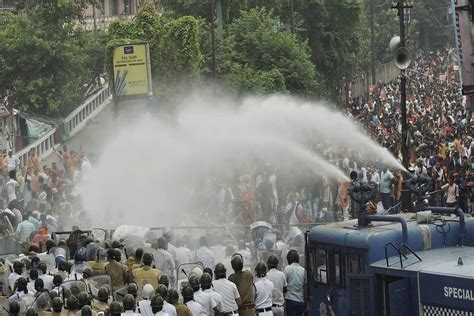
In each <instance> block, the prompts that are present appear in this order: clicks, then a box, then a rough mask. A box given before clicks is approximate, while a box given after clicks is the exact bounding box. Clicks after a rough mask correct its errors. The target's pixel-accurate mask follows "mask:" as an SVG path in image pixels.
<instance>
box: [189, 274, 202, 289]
mask: <svg viewBox="0 0 474 316" xmlns="http://www.w3.org/2000/svg"><path fill="white" fill-rule="evenodd" d="M189 286H191V287H192V289H193V291H194V292H196V291H199V287H200V286H201V284H200V283H199V278H198V277H197V276H194V275H193V276H191V277H190V278H189Z"/></svg>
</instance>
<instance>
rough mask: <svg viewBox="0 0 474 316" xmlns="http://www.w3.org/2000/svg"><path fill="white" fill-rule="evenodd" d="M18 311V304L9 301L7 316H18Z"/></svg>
mask: <svg viewBox="0 0 474 316" xmlns="http://www.w3.org/2000/svg"><path fill="white" fill-rule="evenodd" d="M20 309H21V308H20V304H19V303H18V302H17V301H11V302H10V303H9V304H8V311H9V315H19V314H20Z"/></svg>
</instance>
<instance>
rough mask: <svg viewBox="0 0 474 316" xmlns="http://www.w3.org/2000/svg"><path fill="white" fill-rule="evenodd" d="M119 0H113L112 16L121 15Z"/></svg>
mask: <svg viewBox="0 0 474 316" xmlns="http://www.w3.org/2000/svg"><path fill="white" fill-rule="evenodd" d="M119 14H120V12H119V0H112V15H113V16H116V15H119Z"/></svg>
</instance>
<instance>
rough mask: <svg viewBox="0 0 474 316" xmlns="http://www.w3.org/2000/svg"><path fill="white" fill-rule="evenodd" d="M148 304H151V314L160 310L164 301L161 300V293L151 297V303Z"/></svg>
mask: <svg viewBox="0 0 474 316" xmlns="http://www.w3.org/2000/svg"><path fill="white" fill-rule="evenodd" d="M150 305H151V311H152V312H153V314H156V313H158V312H161V310H162V309H163V305H164V301H163V298H162V297H161V295H155V296H153V298H152V299H151V304H150Z"/></svg>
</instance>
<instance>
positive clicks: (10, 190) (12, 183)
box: [5, 179, 20, 203]
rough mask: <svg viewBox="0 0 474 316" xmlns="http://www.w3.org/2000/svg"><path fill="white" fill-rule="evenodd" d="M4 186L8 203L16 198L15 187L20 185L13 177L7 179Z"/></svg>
mask: <svg viewBox="0 0 474 316" xmlns="http://www.w3.org/2000/svg"><path fill="white" fill-rule="evenodd" d="M5 186H6V187H7V194H8V203H10V202H11V201H13V200H16V188H18V187H19V186H20V185H19V184H18V182H17V181H16V180H15V179H10V180H8V181H7V183H6V184H5Z"/></svg>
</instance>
